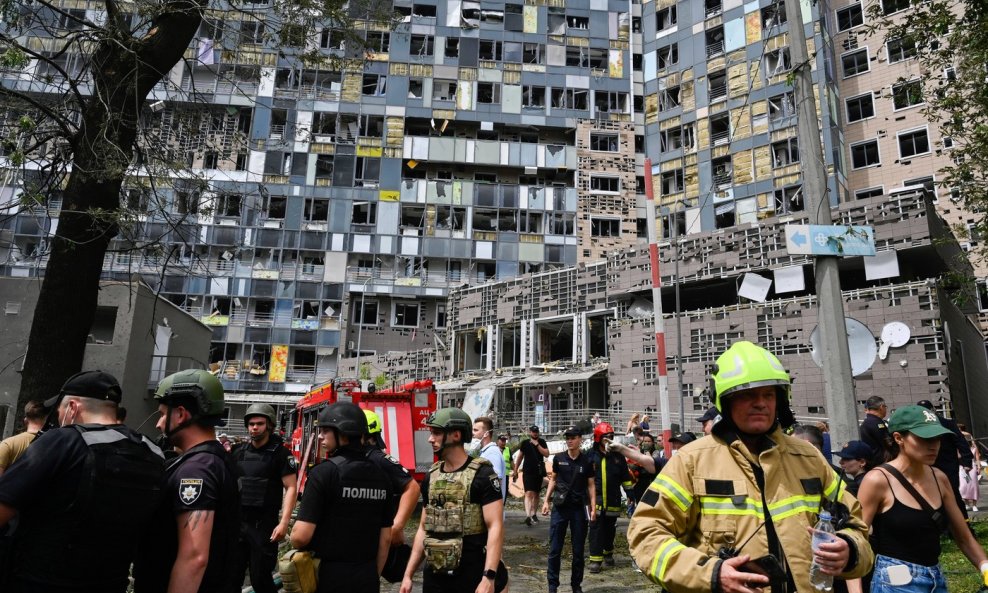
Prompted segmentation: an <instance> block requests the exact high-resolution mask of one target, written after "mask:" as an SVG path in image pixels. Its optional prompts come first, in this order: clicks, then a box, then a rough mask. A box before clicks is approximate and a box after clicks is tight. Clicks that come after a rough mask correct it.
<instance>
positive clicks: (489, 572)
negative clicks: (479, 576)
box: [484, 568, 497, 581]
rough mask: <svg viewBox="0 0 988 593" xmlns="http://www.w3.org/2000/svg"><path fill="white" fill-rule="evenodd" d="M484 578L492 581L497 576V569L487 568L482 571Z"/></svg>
mask: <svg viewBox="0 0 988 593" xmlns="http://www.w3.org/2000/svg"><path fill="white" fill-rule="evenodd" d="M484 578H485V579H490V580H492V581H493V580H494V579H495V578H497V571H496V570H491V569H489V568H488V569H487V570H485V571H484Z"/></svg>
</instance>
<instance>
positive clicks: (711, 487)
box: [703, 480, 734, 496]
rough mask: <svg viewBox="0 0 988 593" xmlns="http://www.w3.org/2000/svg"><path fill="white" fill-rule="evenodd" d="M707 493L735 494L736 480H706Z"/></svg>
mask: <svg viewBox="0 0 988 593" xmlns="http://www.w3.org/2000/svg"><path fill="white" fill-rule="evenodd" d="M703 482H704V485H705V486H706V488H707V494H710V495H712V496H734V482H732V481H731V480H704V481H703Z"/></svg>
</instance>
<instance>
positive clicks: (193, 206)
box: [175, 190, 200, 214]
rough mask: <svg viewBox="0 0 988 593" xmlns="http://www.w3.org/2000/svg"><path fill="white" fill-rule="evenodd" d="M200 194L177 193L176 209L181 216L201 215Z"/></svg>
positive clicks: (180, 191) (191, 192)
mask: <svg viewBox="0 0 988 593" xmlns="http://www.w3.org/2000/svg"><path fill="white" fill-rule="evenodd" d="M199 199H200V193H199V191H198V190H179V191H176V192H175V209H176V211H177V212H178V213H179V214H198V213H199Z"/></svg>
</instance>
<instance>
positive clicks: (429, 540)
mask: <svg viewBox="0 0 988 593" xmlns="http://www.w3.org/2000/svg"><path fill="white" fill-rule="evenodd" d="M484 464H487V465H490V461H487V460H486V459H484V458H482V457H478V458H475V459H472V460H471V461H470V463H469V464H468V465H467V467H466V469H464V470H463V471H458V472H453V473H448V474H447V473H443V472H441V471H439V468H440V466H441V465H442V462H441V461H439V462H436V463H435V464H434V465H433V466H432V469H430V470H429V500H427V501H425V532H426V538H425V557H426V562H427V564H428V566H429V568H430V569H432V571H433V572H439V573H453V572H455V571H456V569H457V568H458V567H459V566H460V560H461V559H462V556H463V536H465V535H476V534H480V533H484V532H486V531H487V525H486V524H485V523H484V511H483V508H482V507H481V506H480V505H479V504H477V503H471V502H470V485H471V484H473V479H474V477H476V475H477V471H478V470H479V469H480V468H481V467H482V466H483V465H484Z"/></svg>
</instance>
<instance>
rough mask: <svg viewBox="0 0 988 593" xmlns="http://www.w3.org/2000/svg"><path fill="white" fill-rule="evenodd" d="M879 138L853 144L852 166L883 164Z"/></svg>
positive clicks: (861, 166)
mask: <svg viewBox="0 0 988 593" xmlns="http://www.w3.org/2000/svg"><path fill="white" fill-rule="evenodd" d="M881 162H882V160H881V156H880V154H879V152H878V140H867V141H865V142H859V143H858V144H852V145H851V168H852V169H862V168H864V167H871V166H873V165H878V164H881Z"/></svg>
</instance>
